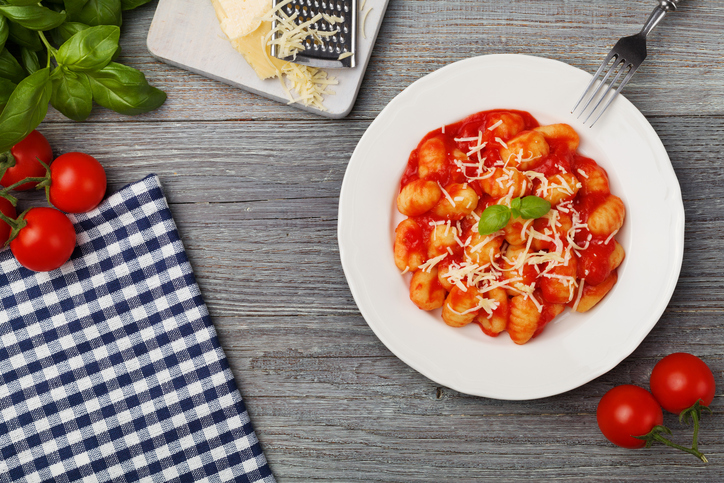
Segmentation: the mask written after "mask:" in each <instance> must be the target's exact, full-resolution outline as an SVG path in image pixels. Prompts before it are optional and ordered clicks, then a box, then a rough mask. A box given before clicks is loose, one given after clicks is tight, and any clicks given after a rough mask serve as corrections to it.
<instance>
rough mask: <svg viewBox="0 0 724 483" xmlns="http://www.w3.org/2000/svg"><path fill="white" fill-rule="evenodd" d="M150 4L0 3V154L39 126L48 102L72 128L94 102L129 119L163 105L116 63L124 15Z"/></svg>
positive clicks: (138, 76)
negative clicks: (127, 116) (70, 121)
mask: <svg viewBox="0 0 724 483" xmlns="http://www.w3.org/2000/svg"><path fill="white" fill-rule="evenodd" d="M148 2H149V0H42V1H39V0H0V153H3V152H5V151H7V150H8V149H10V148H11V147H12V146H13V145H15V144H17V143H18V142H19V141H21V140H22V139H23V138H24V137H25V136H27V135H28V134H29V133H30V132H31V131H32V130H33V129H35V128H36V127H37V126H38V124H40V122H41V121H42V120H43V118H44V117H45V115H46V113H47V111H48V103H49V102H50V103H51V104H52V105H53V107H55V108H56V109H57V110H58V111H60V112H61V113H62V114H63V115H65V116H66V117H68V118H70V119H73V120H75V121H83V120H85V119H86V118H87V117H88V116H89V115H90V112H91V109H92V107H93V102H94V101H95V103H96V104H99V105H100V106H103V107H106V108H108V109H112V110H114V111H116V112H119V113H121V114H128V115H135V114H140V113H143V112H148V111H151V110H153V109H156V108H157V107H159V106H160V105H161V104H163V103H164V101H165V100H166V94H165V93H164V92H162V91H160V90H159V89H157V88H155V87H153V86H151V85H150V84H149V83H148V81H147V80H146V76H144V75H143V73H142V72H140V71H138V70H136V69H133V68H131V67H128V66H125V65H122V64H119V63H117V62H116V59H117V57H118V55H119V54H120V51H121V47H120V46H119V44H118V40H119V38H120V33H121V32H120V25H121V23H122V12H123V11H125V10H131V9H133V8H136V7H138V6H141V5H143V4H146V3H148ZM46 34H47V36H46Z"/></svg>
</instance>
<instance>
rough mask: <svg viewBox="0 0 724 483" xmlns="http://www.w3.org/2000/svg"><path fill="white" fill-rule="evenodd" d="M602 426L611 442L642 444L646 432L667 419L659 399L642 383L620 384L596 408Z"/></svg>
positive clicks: (627, 446) (628, 444) (632, 446)
mask: <svg viewBox="0 0 724 483" xmlns="http://www.w3.org/2000/svg"><path fill="white" fill-rule="evenodd" d="M596 419H597V420H598V427H599V429H600V430H601V432H602V433H603V435H604V436H605V437H606V439H608V440H609V441H610V442H612V443H613V444H615V445H617V446H621V447H623V448H641V447H643V446H644V445H645V444H646V442H645V441H643V440H640V439H636V438H633V436H643V435H645V434H647V433H648V432H649V431H651V429H653V427H654V426H656V425H659V424H662V423H663V422H664V413H663V412H662V411H661V406H659V403H657V402H656V399H654V397H653V396H652V395H651V393H650V392H648V391H647V390H646V389H642V388H640V387H638V386H632V385H623V386H616V387H614V388H613V389H611V390H610V391H608V392H607V393H606V394H604V396H603V397H602V398H601V401H599V403H598V409H597V410H596Z"/></svg>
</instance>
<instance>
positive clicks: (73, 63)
mask: <svg viewBox="0 0 724 483" xmlns="http://www.w3.org/2000/svg"><path fill="white" fill-rule="evenodd" d="M120 36H121V29H120V28H119V27H116V26H114V25H99V26H97V27H90V28H87V29H85V30H82V31H80V32H78V33H77V34H75V35H73V36H72V37H71V38H70V39H68V41H67V42H65V43H64V44H63V45H61V46H60V48H59V49H58V54H57V55H56V56H55V58H56V60H57V61H58V63H59V64H61V65H64V66H65V67H67V68H68V69H70V70H74V71H79V72H83V71H91V70H100V69H102V68H103V67H105V66H106V65H107V64H108V63H109V62H110V61H111V58H112V57H113V54H115V53H116V50H118V39H119V38H120Z"/></svg>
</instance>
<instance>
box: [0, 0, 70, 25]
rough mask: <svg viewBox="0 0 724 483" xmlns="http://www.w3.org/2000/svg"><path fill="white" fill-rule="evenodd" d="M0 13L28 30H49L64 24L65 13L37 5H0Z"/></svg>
mask: <svg viewBox="0 0 724 483" xmlns="http://www.w3.org/2000/svg"><path fill="white" fill-rule="evenodd" d="M0 13H2V14H3V15H5V16H6V17H7V18H8V19H10V20H12V21H14V22H17V23H19V24H20V25H22V26H23V27H27V28H29V29H30V30H50V29H52V28H55V27H57V26H58V25H60V24H62V23H63V22H65V13H59V12H54V11H52V10H50V9H49V8H45V7H41V6H39V5H27V6H14V5H0Z"/></svg>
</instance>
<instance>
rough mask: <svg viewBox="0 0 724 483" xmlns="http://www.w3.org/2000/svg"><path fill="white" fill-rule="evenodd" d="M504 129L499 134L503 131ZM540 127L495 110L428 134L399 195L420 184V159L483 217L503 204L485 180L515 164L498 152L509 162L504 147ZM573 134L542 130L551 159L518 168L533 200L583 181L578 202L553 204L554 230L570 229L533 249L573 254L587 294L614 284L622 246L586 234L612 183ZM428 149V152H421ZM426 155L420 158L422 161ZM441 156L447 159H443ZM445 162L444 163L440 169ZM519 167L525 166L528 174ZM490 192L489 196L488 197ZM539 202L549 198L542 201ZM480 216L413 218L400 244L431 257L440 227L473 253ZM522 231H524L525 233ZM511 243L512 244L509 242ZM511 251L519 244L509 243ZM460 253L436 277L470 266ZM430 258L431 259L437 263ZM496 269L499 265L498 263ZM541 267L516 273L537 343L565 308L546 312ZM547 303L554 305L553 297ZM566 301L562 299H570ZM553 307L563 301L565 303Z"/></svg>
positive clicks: (543, 222)
mask: <svg viewBox="0 0 724 483" xmlns="http://www.w3.org/2000/svg"><path fill="white" fill-rule="evenodd" d="M506 116H507V117H506ZM504 119H507V121H503V120H504ZM511 119H512V120H511ZM501 121H503V122H501ZM499 126H500V130H499V129H498V127H499ZM511 126H512V127H511ZM537 127H539V124H538V121H536V119H535V118H534V117H533V116H532V115H531V114H530V113H528V112H525V111H515V110H500V109H494V110H489V111H482V112H478V113H476V114H473V115H471V116H468V117H467V118H465V119H463V120H461V121H459V122H455V123H452V124H449V125H446V126H445V127H443V128H438V129H435V130H433V131H430V132H429V133H427V134H426V135H425V136H424V137H423V138H422V139H421V140H420V142H419V143H418V145H417V147H416V148H415V149H413V150H412V152H411V153H410V155H409V157H408V160H407V166H406V168H405V171H404V173H403V175H402V177H401V179H400V190H402V188H404V187H405V186H406V185H408V184H409V183H411V182H413V181H416V180H418V179H420V170H421V169H422V168H421V156H423V157H424V156H426V157H425V158H424V159H426V160H427V161H425V162H424V163H423V164H422V166H423V167H424V169H425V171H423V173H426V174H425V179H426V180H430V181H435V182H437V183H438V184H439V186H440V188H441V190H442V191H443V193H444V195H446V196H448V195H449V193H448V192H447V191H446V190H445V187H448V186H449V185H450V184H452V183H458V184H463V185H465V186H467V187H470V188H472V189H473V190H474V191H475V193H476V194H477V195H478V202H477V207H476V208H475V213H477V216H479V215H480V214H481V213H482V212H483V211H484V210H485V208H486V207H488V206H491V205H493V204H497V203H499V202H500V199H499V198H495V197H493V196H491V195H490V194H488V193H493V192H495V190H494V189H491V188H490V184H491V181H483V179H487V178H485V176H484V175H485V174H488V173H491V171H490V168H495V167H507V164H506V163H508V162H510V159H509V160H508V161H504V160H503V159H502V157H501V151H503V152H505V153H506V154H507V155H508V156H509V157H510V156H511V155H510V153H511V149H513V148H508V146H507V144H506V141H510V140H511V139H513V138H514V137H516V136H519V135H520V134H524V133H526V132H527V131H530V130H532V129H534V128H537ZM551 128H555V126H551ZM568 129H569V132H571V135H569V136H568V137H565V136H561V137H555V136H554V135H552V134H551V131H546V130H545V129H543V128H542V129H541V130H539V131H538V132H540V133H542V136H543V137H544V138H545V141H546V143H547V145H548V149H547V151H543V152H547V153H548V154H546V155H542V154H541V155H539V157H538V158H535V157H533V154H531V158H529V160H525V159H523V160H521V158H520V157H519V158H518V159H517V160H516V161H515V162H516V163H518V162H520V163H521V164H520V166H521V168H520V170H521V172H523V169H525V171H527V172H528V173H527V174H526V173H525V172H523V174H524V175H525V176H526V177H527V179H528V180H529V182H530V185H528V186H529V188H528V191H527V192H531V191H530V190H531V189H532V193H534V194H538V193H539V192H541V190H543V191H545V189H546V187H548V188H547V189H551V188H550V184H551V183H553V182H554V181H555V180H560V179H564V180H571V179H572V180H573V182H574V184H575V182H576V181H578V185H577V186H576V187H575V189H576V194H575V196H574V194H571V195H570V197H568V198H566V199H565V201H555V203H560V204H559V205H557V206H556V205H554V206H553V208H555V209H559V215H560V216H559V218H558V220H559V222H560V223H563V225H561V224H560V223H559V225H556V226H565V228H561V230H563V231H562V232H557V231H555V230H553V232H554V233H555V235H553V234H550V237H553V238H555V239H556V241H555V242H552V241H550V240H551V238H550V237H549V238H548V239H547V240H539V241H538V243H537V245H536V247H537V248H533V249H531V251H536V250H540V252H538V253H539V254H541V253H542V254H545V253H546V252H548V251H553V250H554V249H556V248H555V247H560V246H561V244H563V245H564V246H565V248H566V249H567V250H568V249H570V250H571V253H573V254H574V256H575V257H576V262H577V266H576V269H575V270H574V269H571V271H573V272H575V271H577V274H576V278H577V279H578V280H577V281H576V282H577V284H576V286H579V285H578V284H579V283H581V282H580V281H581V280H585V284H584V287H585V289H584V291H583V292H582V293H584V294H585V293H589V290H590V289H589V288H588V286H591V287H593V286H596V285H598V284H601V283H602V282H603V281H604V280H606V279H608V278H609V276H610V275H611V273H612V272H615V269H613V270H612V269H611V258H612V254H613V253H614V250H615V249H616V245H617V244H616V242H615V241H614V240H613V236H605V237H602V236H594V235H593V234H592V233H591V232H590V231H589V230H588V229H587V227H586V223H587V221H588V218H589V216H590V215H591V214H592V213H594V212H595V211H596V209H597V208H598V207H599V206H601V204H602V203H603V202H604V201H606V199H607V197H608V196H610V192H608V176H607V174H606V171H605V170H604V169H603V168H601V167H600V166H598V164H597V163H596V162H595V161H594V160H592V159H590V158H587V157H585V156H582V155H580V154H578V153H577V152H576V149H575V146H577V143H578V138H577V135H576V134H575V132H572V130H571V129H570V127H568ZM506 132H507V133H509V135H506V134H503V133H506ZM521 139H524V138H521ZM428 142H430V144H427V145H426V143H428ZM518 142H519V143H520V142H525V141H518ZM519 145H520V144H519ZM523 145H524V144H523ZM430 146H432V147H434V150H435V151H434V153H435V154H434V155H431V154H429V153H430V149H432V148H430ZM423 147H424V149H422V148H423ZM421 149H422V152H423V154H421ZM443 151H444V155H443V154H441V153H442V152H443ZM533 153H535V151H533ZM441 159H442V160H444V162H443V163H442V165H441V163H440V160H441ZM523 161H525V162H526V164H525V165H524V164H522V162H523ZM425 163H427V164H425ZM516 166H517V164H516ZM522 166H525V168H523V167H522ZM531 171H533V172H535V173H540V174H541V175H543V177H545V178H546V180H545V183H546V184H544V181H542V180H541V179H539V178H540V176H538V175H534V174H533V173H530V172H531ZM496 172H497V171H496ZM514 174H515V175H516V176H519V177H520V176H521V175H520V173H514ZM559 174H566V175H567V177H563V178H555V176H556V175H559ZM571 175H573V176H571ZM589 175H591V176H594V175H595V176H599V178H598V181H599V182H600V183H602V186H603V188H601V185H599V186H598V187H597V188H596V189H595V190H594V189H592V190H591V191H590V192H587V190H586V188H585V186H584V185H585V181H586V179H587V178H588V176H589ZM501 179H502V178H501ZM523 179H526V178H523ZM552 180H553V181H552ZM601 180H602V181H601ZM496 182H500V179H499V180H496ZM581 182H583V183H581ZM486 183H487V184H486ZM559 183H560V181H559ZM566 183H567V181H566ZM559 186H560V184H559ZM484 187H485V189H484ZM506 189H507V187H506ZM523 189H525V188H523ZM486 190H487V191H488V192H487V193H486ZM498 196H499V195H498ZM540 196H545V195H544V194H541V195H540ZM460 199H464V198H460ZM438 203H439V202H438ZM460 216H462V215H460ZM477 216H472V215H468V216H465V217H463V218H462V219H460V220H456V219H447V218H446V217H444V216H438V215H435V214H434V213H433V212H432V210H431V211H428V212H427V213H424V214H422V215H419V216H410V217H409V218H410V219H412V220H414V221H415V222H416V223H417V225H418V227H419V230H417V229H416V230H413V231H411V232H410V233H409V234H408V236H406V237H404V239H403V243H405V244H406V246H407V247H408V248H409V249H410V251H421V252H422V253H425V254H426V255H427V254H428V248H429V247H430V246H431V243H433V241H434V240H433V238H434V235H433V231H434V230H435V228H436V227H437V226H440V225H448V224H449V226H450V228H451V229H452V228H456V229H457V230H459V231H457V230H456V232H455V236H456V237H457V238H458V240H459V241H458V244H459V245H464V246H472V245H468V243H469V242H470V240H469V239H468V238H471V239H472V238H475V239H476V240H480V237H479V235H478V234H477V229H478V227H477V224H478V223H477V220H478V217H477ZM548 223H549V220H548V219H546V218H539V219H537V220H535V222H534V223H532V224H530V226H531V228H533V229H534V230H535V231H536V232H538V233H543V232H548V233H551V230H550V229H549V228H550V227H549V226H548ZM511 227H513V225H510V224H509V226H508V227H506V230H507V229H508V228H510V230H509V231H515V228H511ZM571 227H572V228H571ZM520 228H522V226H521V227H520ZM448 233H449V232H446V233H445V235H448ZM439 234H440V232H438V235H439ZM569 237H570V238H569ZM506 240H508V238H507V234H506ZM570 241H572V243H571V244H570V246H569V242H570ZM506 243H507V242H506ZM510 243H520V242H519V241H517V242H513V241H511V242H510ZM459 245H454V246H452V247H449V248H447V250H448V255H447V256H446V257H445V258H444V259H443V260H441V261H439V262H438V263H439V264H438V265H437V267H438V268H439V269H442V270H445V269H447V268H448V267H450V266H451V265H453V264H458V266H460V265H459V264H462V263H464V262H469V260H470V255H469V254H468V256H467V257H466V253H465V249H464V248H463V247H462V246H459ZM506 246H507V245H505V244H503V246H502V249H503V250H504V249H505V247H506ZM529 248H530V246H529ZM438 252H439V250H438ZM436 253H437V252H436ZM440 253H444V252H440ZM429 256H430V258H432V255H429ZM496 256H497V255H496ZM428 260H429V259H428ZM481 263H482V262H481ZM499 263H502V262H501V261H499ZM536 263H538V265H536V266H533V265H525V266H524V267H522V268H521V269H520V270H519V272H522V273H520V275H521V276H522V279H523V280H522V283H524V284H525V285H528V286H531V287H536V288H535V292H534V293H533V295H532V296H533V297H534V298H535V299H536V300H538V301H539V302H540V306H541V311H540V317H539V319H538V325H537V328H536V330H535V333H534V335H533V336H534V337H535V336H537V335H538V334H539V333H540V332H541V331H542V330H543V329H544V328H545V326H546V325H547V324H548V323H549V322H550V321H551V320H553V319H554V318H555V317H556V316H557V315H558V314H559V313H560V311H561V310H562V307H563V305H561V304H549V303H547V302H546V301H545V298H544V296H543V294H542V291H541V288H540V286H541V285H540V284H539V283H538V282H539V281H541V280H542V279H541V278H540V277H541V275H540V274H541V272H545V270H546V263H541V262H536ZM557 263H558V262H557ZM536 267H537V268H536ZM567 273H570V272H567ZM571 276H572V275H571ZM503 278H504V277H502V276H501V275H498V280H502V279H503ZM532 283H535V285H531V284H532ZM441 287H442V284H440V282H437V281H436V282H435V286H434V288H435V289H437V288H441ZM508 289H509V290H512V289H513V287H512V286H511V287H508ZM548 293H553V292H548ZM549 296H550V297H553V295H549ZM563 297H564V298H565V296H563ZM556 300H560V296H559V298H558V299H556ZM567 305H569V306H571V305H573V300H571V301H569V302H568V303H567ZM506 317H507V310H506ZM477 322H478V325H480V327H481V329H482V330H483V332H485V333H486V334H488V335H490V336H496V335H497V333H493V332H491V331H490V330H489V329H486V328H485V327H484V325H483V324H482V323H480V321H477Z"/></svg>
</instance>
